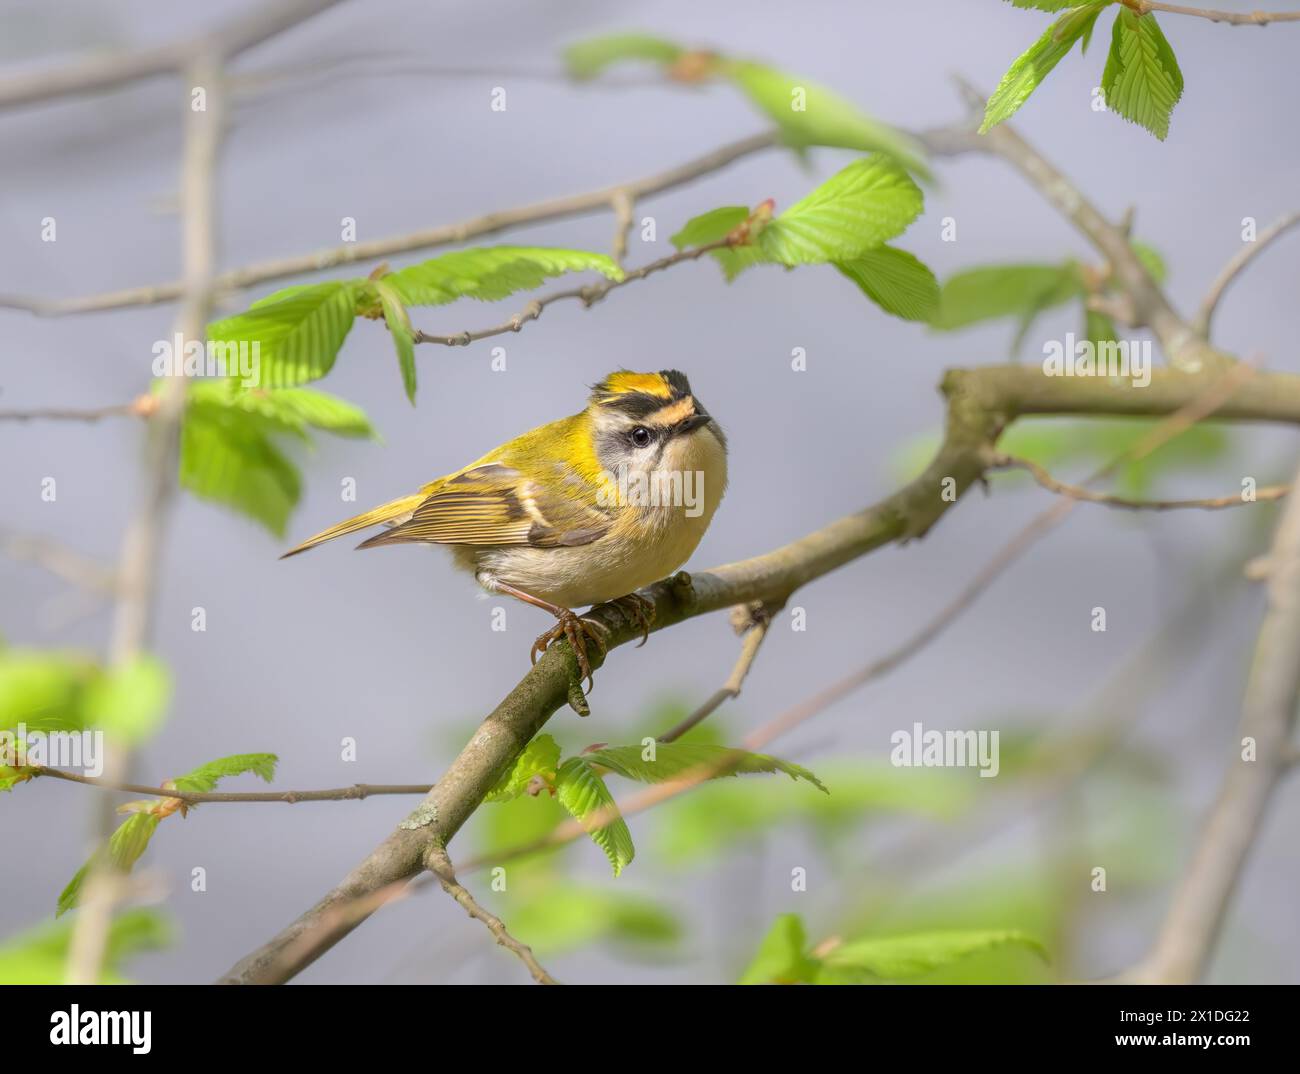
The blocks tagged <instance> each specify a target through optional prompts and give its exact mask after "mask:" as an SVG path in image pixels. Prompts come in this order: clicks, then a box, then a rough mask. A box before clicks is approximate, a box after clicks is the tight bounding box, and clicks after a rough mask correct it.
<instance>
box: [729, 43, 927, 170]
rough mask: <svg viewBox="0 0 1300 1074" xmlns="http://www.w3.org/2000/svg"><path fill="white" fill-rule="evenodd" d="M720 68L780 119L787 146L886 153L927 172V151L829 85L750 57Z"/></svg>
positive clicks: (906, 165) (776, 120)
mask: <svg viewBox="0 0 1300 1074" xmlns="http://www.w3.org/2000/svg"><path fill="white" fill-rule="evenodd" d="M720 70H721V71H722V73H723V74H725V75H726V76H727V77H728V78H730V79H731V81H732V82H734V83H735V85H736V86H737V87H738V88H739V89H740V90H741V92H743V93H744V94H745V96H747V97H748V98H749V99H750V100H751V101H752V102H753V103H754V104H755V105H756V106H757V107H758V109H759V110H760V111H761V112H763V113H764V114H765V115H766V116H768V118H770V119H771V120H772V121H773V122H774V123H776V125H777V129H778V130H779V131H780V133H781V140H782V141H783V142H784V143H785V144H786V145H788V146H791V147H792V148H795V149H803V148H807V147H808V146H819V145H820V146H830V147H835V148H839V149H857V150H860V151H862V152H864V153H883V154H884V155H886V156H888V157H890V158H892V159H893V160H894V161H895V162H896V163H897V164H899V165H901V166H902V167H904V168H908V169H910V170H911V171H913V172H916V173H917V174H918V175H922V176H928V175H929V169H928V168H927V167H926V165H925V156H924V152H923V150H922V149H921V147H920V145H918V144H917V142H916V141H914V140H913V139H912V138H910V137H908V136H907V135H905V134H903V133H902V132H901V131H898V130H895V129H894V128H893V127H889V126H886V125H885V124H884V123H880V122H878V121H877V120H874V119H872V118H871V117H870V116H868V115H866V114H864V113H863V112H861V111H859V110H858V108H857V107H855V106H854V105H853V104H851V103H850V102H849V101H847V100H845V99H844V98H843V97H841V96H839V94H837V93H834V92H832V91H831V90H829V89H827V88H826V87H824V86H819V85H816V84H815V83H812V82H808V81H807V80H805V79H800V78H793V77H791V76H790V75H787V74H785V73H784V72H781V71H777V70H775V69H773V68H771V67H768V66H767V65H765V64H761V63H753V62H751V61H749V60H729V61H726V62H725V63H723V64H722V65H721V68H720Z"/></svg>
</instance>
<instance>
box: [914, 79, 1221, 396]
mask: <svg viewBox="0 0 1300 1074" xmlns="http://www.w3.org/2000/svg"><path fill="white" fill-rule="evenodd" d="M958 86H959V88H960V90H961V92H962V94H963V96H964V97H965V98H966V100H967V102H968V103H969V104H971V105H972V107H974V106H975V105H978V106H979V107H981V108H982V107H983V104H984V102H985V101H986V100H987V95H986V94H981V93H980V92H979V91H978V90H977V89H975V88H974V87H973V86H971V85H970V84H968V83H966V82H963V81H961V80H958ZM921 140H922V144H924V145H925V146H926V147H927V148H928V149H930V151H931V152H935V153H942V154H945V155H957V154H960V153H966V152H982V153H991V154H993V155H995V156H999V157H1002V158H1003V159H1004V160H1006V161H1007V162H1008V163H1009V164H1011V165H1012V167H1014V168H1015V169H1016V170H1017V171H1018V172H1020V174H1021V175H1023V176H1024V177H1025V178H1026V179H1027V180H1028V181H1029V183H1030V184H1031V185H1032V186H1033V187H1034V188H1035V189H1036V190H1037V191H1038V192H1039V193H1040V194H1041V195H1042V196H1043V197H1044V198H1045V199H1046V200H1047V201H1048V202H1049V203H1050V204H1051V205H1052V206H1053V207H1055V208H1056V209H1057V210H1058V211H1059V212H1060V213H1061V215H1062V216H1064V217H1065V218H1066V219H1067V220H1068V221H1070V223H1072V224H1073V225H1074V226H1075V228H1076V229H1077V230H1078V231H1079V232H1080V233H1081V234H1082V235H1083V237H1084V238H1086V239H1087V240H1088V241H1089V242H1090V243H1091V244H1092V245H1093V247H1094V248H1095V249H1096V250H1097V251H1098V252H1099V253H1100V254H1101V255H1102V256H1103V257H1104V258H1105V259H1106V262H1107V265H1108V266H1109V269H1110V272H1111V274H1112V278H1113V280H1114V282H1115V283H1116V284H1117V285H1118V286H1119V288H1120V289H1121V291H1122V292H1123V293H1124V296H1125V298H1126V299H1127V304H1126V306H1125V312H1126V313H1128V314H1129V316H1128V317H1126V318H1125V319H1126V320H1128V321H1129V323H1130V324H1132V325H1133V326H1134V327H1150V329H1151V331H1152V332H1154V333H1155V336H1156V338H1157V339H1158V340H1159V341H1160V346H1161V348H1162V349H1163V351H1164V353H1165V355H1166V357H1167V358H1168V361H1169V364H1170V365H1171V366H1173V367H1174V368H1175V369H1181V370H1182V371H1183V372H1187V373H1196V372H1199V371H1200V370H1202V369H1205V368H1209V367H1220V366H1222V365H1223V364H1224V363H1225V360H1226V356H1225V355H1223V354H1221V353H1219V352H1218V351H1215V350H1214V349H1213V348H1212V347H1210V346H1209V345H1208V344H1207V343H1206V342H1205V340H1204V339H1203V338H1202V337H1201V336H1200V335H1199V333H1198V332H1197V330H1196V328H1195V327H1194V326H1193V325H1192V324H1190V323H1189V322H1188V321H1187V320H1186V319H1184V318H1183V316H1182V315H1181V314H1179V313H1178V312H1177V311H1176V310H1175V309H1174V307H1173V305H1172V304H1171V303H1170V301H1169V299H1168V298H1167V297H1166V295H1165V293H1164V291H1163V290H1162V289H1161V287H1160V285H1159V284H1158V283H1157V282H1156V281H1155V279H1154V278H1153V277H1152V276H1151V274H1150V273H1149V272H1148V271H1147V269H1146V266H1145V265H1143V264H1142V261H1141V259H1140V258H1139V257H1138V256H1137V254H1136V253H1134V252H1133V247H1132V245H1131V244H1130V243H1129V239H1128V234H1127V229H1126V227H1125V226H1123V225H1120V224H1114V223H1112V222H1111V221H1110V220H1108V219H1106V217H1105V216H1103V215H1102V213H1101V211H1100V210H1099V209H1098V208H1097V207H1096V206H1095V205H1093V204H1092V203H1091V202H1090V201H1089V200H1088V199H1087V198H1086V197H1084V195H1083V192H1082V191H1081V190H1079V188H1078V187H1077V186H1075V185H1074V183H1073V182H1071V181H1070V179H1069V178H1067V177H1066V176H1065V175H1064V174H1062V172H1061V171H1060V170H1059V169H1058V168H1057V167H1056V166H1055V165H1053V164H1052V163H1051V162H1050V161H1048V160H1047V158H1046V157H1044V156H1043V155H1042V154H1041V153H1039V152H1038V150H1036V149H1035V148H1034V147H1033V146H1031V145H1030V144H1029V143H1028V142H1026V141H1025V140H1024V138H1022V137H1021V136H1020V135H1019V134H1018V133H1017V132H1016V130H1015V129H1014V127H1012V126H1011V124H1009V123H999V124H998V125H997V126H996V127H994V128H993V129H992V130H990V131H988V132H987V133H986V134H978V133H976V131H975V129H974V127H973V126H972V127H970V128H968V129H967V130H966V131H965V132H964V133H963V132H962V131H960V130H953V129H948V130H945V131H941V132H935V133H934V134H933V135H928V136H922V139H921Z"/></svg>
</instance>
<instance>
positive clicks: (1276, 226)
mask: <svg viewBox="0 0 1300 1074" xmlns="http://www.w3.org/2000/svg"><path fill="white" fill-rule="evenodd" d="M1297 224H1300V212H1297V213H1290V214H1288V215H1287V216H1284V217H1282V219H1281V220H1276V221H1274V222H1273V223H1272V224H1270V225H1269V226H1268V227H1266V228H1265V229H1264V230H1263V231H1261V232H1260V233H1259V234H1258V235H1256V236H1255V241H1254V242H1251V243H1245V244H1244V245H1243V246H1242V248H1241V249H1240V250H1238V251H1237V252H1236V253H1235V254H1234V255H1233V256H1232V257H1231V258H1230V259H1229V261H1228V263H1227V264H1226V265H1224V266H1223V271H1222V272H1220V273H1219V275H1218V278H1217V279H1215V281H1214V283H1212V284H1211V285H1210V289H1209V291H1207V292H1206V294H1205V299H1204V301H1202V302H1201V309H1200V312H1199V313H1198V314H1197V316H1196V329H1197V331H1199V332H1200V333H1201V335H1203V336H1205V337H1207V338H1208V337H1209V335H1210V321H1211V320H1213V318H1214V312H1215V310H1217V309H1218V308H1219V302H1220V301H1221V300H1222V299H1223V294H1224V292H1225V291H1227V289H1228V287H1229V286H1230V285H1231V284H1232V282H1233V281H1234V280H1235V279H1236V278H1237V277H1238V276H1239V275H1241V273H1242V272H1243V271H1244V270H1245V269H1246V268H1247V267H1248V266H1249V265H1250V264H1251V263H1252V262H1253V261H1254V260H1255V258H1257V257H1258V256H1259V255H1260V254H1262V253H1263V252H1264V251H1265V250H1267V249H1268V248H1269V246H1271V245H1272V244H1273V243H1274V242H1275V241H1276V240H1277V239H1279V238H1281V237H1282V236H1283V235H1285V234H1286V233H1287V232H1288V231H1290V230H1291V229H1292V228H1293V227H1295V226H1296V225H1297Z"/></svg>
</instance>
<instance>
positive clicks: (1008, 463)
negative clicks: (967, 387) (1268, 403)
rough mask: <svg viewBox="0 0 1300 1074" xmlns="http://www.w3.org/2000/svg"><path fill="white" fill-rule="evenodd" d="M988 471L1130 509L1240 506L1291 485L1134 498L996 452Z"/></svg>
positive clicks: (1272, 496)
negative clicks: (1196, 496) (1022, 475)
mask: <svg viewBox="0 0 1300 1074" xmlns="http://www.w3.org/2000/svg"><path fill="white" fill-rule="evenodd" d="M989 469H991V470H1024V471H1025V472H1026V473H1028V474H1029V475H1030V476H1031V477H1033V479H1034V480H1035V481H1036V482H1038V484H1039V485H1041V486H1042V487H1043V488H1045V489H1047V490H1048V491H1049V492H1055V493H1057V494H1059V495H1061V496H1068V497H1070V498H1071V499H1073V500H1085V501H1087V502H1088V503H1103V504H1106V505H1107V506H1108V507H1122V508H1126V509H1127V510H1130V511H1177V510H1182V509H1184V508H1202V509H1206V510H1217V509H1219V508H1223V507H1243V506H1245V505H1247V504H1251V503H1256V502H1265V501H1272V500H1280V499H1281V498H1282V497H1283V496H1285V495H1286V494H1287V493H1288V492H1290V491H1291V486H1290V485H1266V486H1265V487H1264V488H1262V489H1256V490H1255V492H1254V494H1253V496H1252V497H1251V498H1250V499H1246V498H1245V496H1244V494H1243V493H1240V492H1238V493H1234V494H1233V495H1231V496H1216V497H1212V498H1210V499H1200V500H1135V499H1131V498H1130V497H1128V496H1115V495H1113V494H1111V493H1108V492H1094V491H1093V490H1092V489H1086V488H1084V487H1083V486H1082V485H1069V484H1066V483H1065V482H1064V481H1058V480H1057V479H1056V478H1054V477H1053V476H1052V475H1051V474H1050V473H1049V472H1048V471H1047V469H1046V468H1045V467H1043V466H1040V465H1039V464H1038V463H1036V462H1034V461H1032V460H1031V459H1021V458H1017V457H1016V456H1014V455H1002V454H999V453H997V452H994V453H992V454H991V455H990V456H989Z"/></svg>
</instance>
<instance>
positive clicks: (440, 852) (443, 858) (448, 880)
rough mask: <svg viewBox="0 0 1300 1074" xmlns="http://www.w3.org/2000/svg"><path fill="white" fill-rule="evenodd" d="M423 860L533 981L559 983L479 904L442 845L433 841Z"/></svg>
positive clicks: (498, 920)
mask: <svg viewBox="0 0 1300 1074" xmlns="http://www.w3.org/2000/svg"><path fill="white" fill-rule="evenodd" d="M425 861H426V863H427V865H428V867H429V871H430V872H431V873H433V875H434V876H436V877H437V878H438V883H440V884H441V885H442V890H443V891H445V892H446V893H447V894H448V895H450V896H451V897H452V898H453V899H455V900H456V901H457V902H458V903H460V905H461V906H462V907H463V908H464V910H465V912H466V913H467V914H469V916H470V917H472V918H474V919H475V920H476V921H481V922H483V924H484V925H486V926H487V930H488V932H490V933H492V935H493V936H494V937H496V941H497V943H498V944H500V945H501V946H502V947H504V948H505V949H506V950H507V951H510V952H512V953H513V954H515V955H516V956H518V958H519V961H520V962H522V963H523V964H524V965H525V966H527V967H528V972H529V973H531V974H532V975H533V980H534V981H536V982H537V983H538V984H544V985H557V984H559V983H560V982H559V981H557V980H556V979H555V978H554V977H552V976H551V975H550V974H549V973H547V972H546V970H545V968H543V966H542V964H541V963H540V962H538V961H537V958H536V956H534V955H533V949H532V948H531V947H529V946H528V945H527V944H526V943H521V942H520V941H519V940H516V939H515V938H514V937H513V936H511V935H510V930H509V929H507V928H506V926H505V922H503V921H502V920H501V919H500V918H499V917H497V916H496V915H495V914H493V913H491V912H490V911H488V910H486V909H484V908H483V907H482V906H480V905H479V904H478V902H477V901H476V900H475V898H474V896H473V895H471V894H470V893H469V891H468V889H467V888H466V887H465V886H464V885H463V884H462V883H461V882H460V881H459V880H457V879H456V873H455V871H454V870H453V869H452V865H451V859H450V858H449V857H447V852H446V851H445V850H444V849H443V848H442V847H440V846H438V845H437V844H436V843H435V844H434V845H433V846H432V847H430V848H429V852H428V854H427V855H425Z"/></svg>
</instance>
